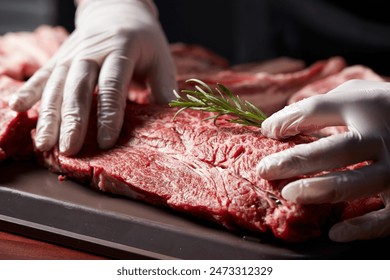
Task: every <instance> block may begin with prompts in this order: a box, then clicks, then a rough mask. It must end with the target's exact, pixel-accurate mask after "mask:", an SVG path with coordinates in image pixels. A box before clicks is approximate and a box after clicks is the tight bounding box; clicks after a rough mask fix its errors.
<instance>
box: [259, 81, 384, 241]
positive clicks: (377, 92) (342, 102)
mask: <svg viewBox="0 0 390 280" xmlns="http://www.w3.org/2000/svg"><path fill="white" fill-rule="evenodd" d="M333 125H347V126H348V128H349V131H348V132H346V133H344V134H338V135H333V136H330V137H326V138H322V139H319V140H318V141H315V142H312V143H309V144H302V145H298V146H296V147H294V148H292V149H288V150H285V151H282V152H279V153H275V154H272V155H269V156H268V157H265V158H264V159H263V160H262V161H260V163H259V164H258V166H257V171H258V174H259V176H261V177H262V178H265V179H269V180H274V179H283V178H292V177H294V176H299V175H303V174H310V173H316V172H321V171H325V170H332V169H334V168H338V167H345V166H348V165H351V164H354V163H359V162H363V161H366V160H368V161H372V164H371V165H368V166H365V167H362V168H360V169H358V170H353V171H344V172H329V173H327V174H325V175H322V176H319V177H316V178H306V179H299V180H296V181H293V182H291V183H289V184H288V185H286V186H285V187H284V188H283V190H282V196H283V197H284V198H285V199H287V200H290V201H293V202H296V203H302V204H317V203H327V202H329V203H336V202H341V201H347V200H352V199H356V198H359V197H363V196H370V195H374V194H380V195H381V197H382V200H383V202H384V204H385V205H386V207H385V208H384V209H382V210H380V211H376V212H371V213H368V214H366V215H363V216H360V217H356V218H353V219H350V220H346V221H344V222H340V223H338V224H336V225H334V226H333V227H332V228H331V230H330V232H329V236H330V238H331V239H332V240H334V241H338V242H347V241H352V240H359V239H372V238H377V237H384V236H388V235H390V158H389V156H390V151H389V148H390V83H385V82H370V81H362V80H352V81H349V82H346V83H344V84H342V85H341V86H339V87H337V88H335V89H334V90H332V91H330V92H329V93H327V94H324V95H318V96H314V97H310V98H307V99H304V100H302V101H300V102H297V103H295V104H292V105H290V106H287V107H285V108H284V109H282V110H280V111H279V112H277V113H275V114H274V115H272V116H271V117H269V118H268V119H267V120H265V121H264V122H263V124H262V133H263V134H264V135H266V136H268V137H271V138H276V139H280V138H287V137H289V136H292V135H296V134H299V133H301V132H302V133H305V132H306V133H307V132H310V131H313V130H315V129H318V128H323V127H326V126H333Z"/></svg>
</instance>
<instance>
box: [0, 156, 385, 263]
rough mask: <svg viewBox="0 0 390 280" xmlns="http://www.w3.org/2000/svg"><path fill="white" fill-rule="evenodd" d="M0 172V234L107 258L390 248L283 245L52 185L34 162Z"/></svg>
mask: <svg viewBox="0 0 390 280" xmlns="http://www.w3.org/2000/svg"><path fill="white" fill-rule="evenodd" d="M0 170H1V171H0V230H3V231H4V230H5V231H9V232H13V233H17V234H20V235H24V236H28V237H33V238H37V239H41V240H44V241H48V242H53V243H57V244H60V245H63V246H69V247H72V248H76V249H80V250H85V251H89V252H91V253H97V254H101V255H104V256H107V257H110V258H116V259H351V258H354V259H359V258H362V259H367V258H368V259H371V258H378V256H377V255H376V254H375V251H377V252H380V248H383V242H387V243H390V242H389V241H387V240H380V241H378V240H376V241H370V242H356V243H351V244H336V243H332V242H330V241H329V240H326V239H321V240H315V241H312V242H308V243H305V244H296V245H287V244H283V243H280V242H277V241H275V240H272V239H264V238H263V239H260V238H258V237H253V236H245V235H243V234H239V233H232V232H229V231H228V230H225V229H224V228H221V227H218V226H216V225H214V224H211V223H207V222H204V221H199V220H196V219H194V218H192V217H190V216H187V215H184V214H180V213H175V212H173V211H170V210H167V209H161V208H158V207H154V206H150V205H146V204H144V203H141V202H137V201H133V200H131V199H128V198H123V197H118V196H112V195H108V194H103V193H100V192H97V191H95V190H92V189H90V188H88V187H87V186H84V185H81V184H79V183H76V182H73V181H70V180H65V181H59V180H58V176H57V175H55V174H52V173H50V172H49V171H47V170H46V169H44V168H42V167H40V166H39V165H37V164H36V163H35V162H34V161H33V160H32V161H11V160H10V161H6V162H3V163H1V164H0ZM371 252H372V253H371ZM384 257H387V256H384ZM382 258H383V257H382Z"/></svg>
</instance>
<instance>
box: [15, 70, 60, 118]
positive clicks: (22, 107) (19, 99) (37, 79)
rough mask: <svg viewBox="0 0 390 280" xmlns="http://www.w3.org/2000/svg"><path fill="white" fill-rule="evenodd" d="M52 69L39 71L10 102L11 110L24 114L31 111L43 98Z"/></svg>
mask: <svg viewBox="0 0 390 280" xmlns="http://www.w3.org/2000/svg"><path fill="white" fill-rule="evenodd" d="M51 72H52V69H51V68H50V67H44V68H41V69H39V70H38V71H37V72H36V73H35V74H34V75H33V76H32V77H31V78H30V79H28V81H27V82H25V83H24V85H23V86H22V87H21V88H20V89H19V90H18V91H17V92H16V94H14V95H13V96H12V97H11V98H10V100H9V106H10V107H11V109H13V110H15V111H18V112H24V111H27V110H28V109H30V108H31V107H32V106H33V105H34V104H35V103H36V102H38V101H39V99H40V98H41V96H42V93H43V91H44V88H45V85H46V83H47V81H48V79H49V77H50V74H51Z"/></svg>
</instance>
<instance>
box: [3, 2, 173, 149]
mask: <svg viewBox="0 0 390 280" xmlns="http://www.w3.org/2000/svg"><path fill="white" fill-rule="evenodd" d="M134 76H137V77H140V78H143V79H145V80H146V81H147V83H148V84H149V86H150V88H151V91H152V93H153V95H154V97H155V99H156V100H157V101H159V102H166V101H168V100H169V99H170V98H171V95H172V94H173V93H172V92H173V89H175V87H176V80H175V67H174V63H173V60H172V57H171V54H170V50H169V46H168V43H167V41H166V38H165V36H164V34H163V31H162V29H161V26H160V24H159V22H158V20H157V11H156V10H155V7H154V4H153V3H152V2H151V1H149V0H106V1H104V0H102V1H83V2H82V3H81V4H80V6H79V7H78V9H77V14H76V29H75V31H74V32H73V33H72V34H71V35H70V37H69V38H68V40H67V41H66V42H65V43H64V44H63V45H62V46H61V48H60V49H59V51H58V52H57V53H56V54H55V56H54V57H53V58H52V59H51V60H50V62H49V63H48V64H47V65H45V66H44V67H42V68H41V69H40V70H39V71H37V72H36V73H35V75H33V76H32V77H31V78H30V79H29V80H28V81H27V82H26V83H25V85H24V87H23V88H21V89H20V91H19V92H18V93H17V94H16V95H15V96H14V97H13V98H12V99H11V100H10V106H11V108H13V109H14V110H17V111H25V110H28V109H29V108H30V107H31V106H32V105H33V104H34V103H36V102H37V101H38V100H39V99H41V107H40V115H39V120H38V124H37V133H36V139H35V141H36V145H37V148H38V149H39V150H42V151H46V150H49V149H51V148H52V147H53V146H54V145H55V144H56V143H57V141H58V140H59V144H60V145H59V147H60V152H61V153H62V154H65V155H74V154H76V153H78V152H79V150H80V149H81V147H82V144H83V140H84V138H85V135H86V130H87V124H88V118H89V113H90V107H91V102H92V95H93V92H94V90H95V87H96V85H97V86H98V136H97V137H98V139H97V140H98V143H99V146H100V147H101V148H110V147H111V146H113V145H114V144H115V142H116V140H117V138H118V136H119V133H120V130H121V128H122V124H123V117H124V109H125V104H126V98H127V94H128V88H129V85H130V81H131V80H132V78H133V77H134Z"/></svg>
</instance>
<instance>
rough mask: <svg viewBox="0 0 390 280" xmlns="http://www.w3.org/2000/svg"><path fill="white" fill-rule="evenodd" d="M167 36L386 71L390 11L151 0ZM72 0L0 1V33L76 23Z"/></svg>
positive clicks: (248, 55)
mask: <svg viewBox="0 0 390 280" xmlns="http://www.w3.org/2000/svg"><path fill="white" fill-rule="evenodd" d="M154 2H155V3H156V5H157V7H158V9H159V13H160V15H159V17H160V21H161V24H162V26H163V29H164V31H165V32H166V35H167V37H168V40H169V41H170V42H185V43H195V44H200V45H203V46H206V47H208V48H209V49H211V50H213V51H215V52H217V53H218V54H220V55H222V56H224V57H225V58H227V59H228V60H229V61H230V62H231V63H232V64H236V63H242V62H249V61H262V60H266V59H270V58H275V57H279V56H289V57H293V58H298V59H303V60H304V61H305V62H306V63H308V64H309V63H312V62H314V61H316V60H319V59H325V58H328V57H330V56H334V55H340V56H343V57H344V58H345V59H346V60H347V62H348V63H349V64H364V65H366V66H369V67H371V68H373V69H374V70H375V71H377V72H379V73H380V74H384V75H390V67H389V66H388V64H389V62H390V16H389V14H388V8H387V2H388V1H383V0H371V1H369V2H367V1H353V2H352V1H345V0H338V1H337V0H299V1H297V0H155V1H154ZM74 12H75V7H74V3H73V0H18V1H15V0H13V1H11V0H0V33H5V32H7V31H18V30H20V31H29V30H33V29H34V28H35V27H36V26H38V25H39V24H42V23H48V24H59V25H62V26H64V27H66V28H67V29H68V31H69V32H71V31H72V30H73V28H74V23H73V22H74Z"/></svg>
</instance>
